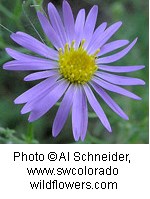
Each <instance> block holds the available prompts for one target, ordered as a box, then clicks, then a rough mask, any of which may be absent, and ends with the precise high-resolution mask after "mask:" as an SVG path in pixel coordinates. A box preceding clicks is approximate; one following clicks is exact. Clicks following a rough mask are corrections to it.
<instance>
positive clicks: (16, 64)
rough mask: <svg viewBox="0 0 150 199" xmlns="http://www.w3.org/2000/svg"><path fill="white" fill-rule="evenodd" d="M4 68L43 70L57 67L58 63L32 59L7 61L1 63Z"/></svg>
mask: <svg viewBox="0 0 150 199" xmlns="http://www.w3.org/2000/svg"><path fill="white" fill-rule="evenodd" d="M3 68H4V69H6V70H19V71H22V70H24V71H29V70H45V69H53V68H58V63H57V62H55V61H51V60H42V59H41V60H32V62H31V61H18V60H17V61H16V60H15V61H9V62H7V63H6V64H4V65H3Z"/></svg>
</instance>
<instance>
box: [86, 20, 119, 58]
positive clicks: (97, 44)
mask: <svg viewBox="0 0 150 199" xmlns="http://www.w3.org/2000/svg"><path fill="white" fill-rule="evenodd" d="M121 25H122V22H120V21H119V22H116V23H114V24H113V25H111V26H110V27H108V28H107V29H106V30H105V31H104V32H103V33H102V34H101V35H100V36H99V37H97V38H95V41H93V43H92V44H91V45H90V46H89V47H88V53H90V54H93V53H94V52H95V51H96V50H97V49H99V48H101V47H102V46H103V45H104V44H105V43H106V42H107V41H108V40H109V39H110V38H111V37H112V36H113V34H114V33H115V32H117V30H118V29H119V28H120V26H121Z"/></svg>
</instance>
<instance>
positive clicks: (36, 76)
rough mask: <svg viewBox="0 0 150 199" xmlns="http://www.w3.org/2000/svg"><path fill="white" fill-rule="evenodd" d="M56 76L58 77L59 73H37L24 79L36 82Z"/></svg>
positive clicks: (53, 71)
mask: <svg viewBox="0 0 150 199" xmlns="http://www.w3.org/2000/svg"><path fill="white" fill-rule="evenodd" d="M54 75H58V72H57V71H56V70H51V71H42V72H36V73H32V74H30V75H27V76H26V77H25V78H24V80H25V81H34V80H39V79H44V78H48V77H52V76H54Z"/></svg>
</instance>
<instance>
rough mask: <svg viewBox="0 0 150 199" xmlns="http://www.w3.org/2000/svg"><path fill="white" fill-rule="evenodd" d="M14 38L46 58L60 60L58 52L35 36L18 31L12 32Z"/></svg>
mask: <svg viewBox="0 0 150 199" xmlns="http://www.w3.org/2000/svg"><path fill="white" fill-rule="evenodd" d="M11 38H12V40H14V41H15V42H16V43H17V44H19V45H21V46H23V47H24V48H26V49H28V50H31V51H32V52H35V53H37V54H39V55H41V56H44V57H46V58H50V59H53V60H58V52H57V51H55V50H54V49H52V48H49V47H48V46H46V45H45V44H43V43H41V42H40V41H38V40H37V39H35V38H34V37H32V36H30V35H28V34H26V33H23V32H17V33H12V34H11Z"/></svg>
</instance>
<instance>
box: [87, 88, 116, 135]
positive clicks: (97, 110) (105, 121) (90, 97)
mask: <svg viewBox="0 0 150 199" xmlns="http://www.w3.org/2000/svg"><path fill="white" fill-rule="evenodd" d="M84 90H85V93H86V96H87V98H88V101H89V103H90V105H91V107H92V108H93V110H94V111H95V113H96V114H97V116H98V117H99V119H100V121H101V122H102V124H103V125H104V127H105V128H106V129H107V130H108V131H109V132H111V131H112V130H111V126H110V124H109V121H108V119H107V117H106V115H105V113H104V111H103V109H102V107H101V106H100V104H99V103H98V101H97V100H96V98H95V96H94V94H93V92H92V90H91V89H90V87H89V86H88V85H84Z"/></svg>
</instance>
